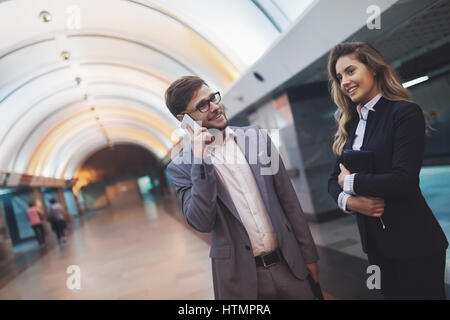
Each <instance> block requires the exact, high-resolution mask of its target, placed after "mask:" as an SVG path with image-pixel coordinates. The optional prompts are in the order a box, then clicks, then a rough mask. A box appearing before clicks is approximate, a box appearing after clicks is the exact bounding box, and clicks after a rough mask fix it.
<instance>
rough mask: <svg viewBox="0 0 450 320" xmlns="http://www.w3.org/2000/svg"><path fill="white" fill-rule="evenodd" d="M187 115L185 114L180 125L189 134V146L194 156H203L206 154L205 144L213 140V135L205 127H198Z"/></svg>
mask: <svg viewBox="0 0 450 320" xmlns="http://www.w3.org/2000/svg"><path fill="white" fill-rule="evenodd" d="M187 117H189V115H187V114H185V115H184V118H183V121H182V127H183V128H185V129H186V130H187V132H188V133H189V135H190V136H191V146H192V151H193V153H194V157H195V158H204V157H205V156H206V146H207V145H208V144H210V143H211V142H213V141H214V136H213V135H212V134H211V133H209V132H208V129H207V128H205V127H200V126H199V125H198V124H197V123H196V122H195V121H194V120H193V119H192V118H190V117H189V118H190V119H188V118H187Z"/></svg>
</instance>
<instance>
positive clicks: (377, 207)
mask: <svg viewBox="0 0 450 320" xmlns="http://www.w3.org/2000/svg"><path fill="white" fill-rule="evenodd" d="M347 210H350V211H356V212H359V213H362V214H365V215H366V216H369V217H381V216H382V215H383V213H384V199H381V198H373V197H364V196H353V197H350V198H348V200H347Z"/></svg>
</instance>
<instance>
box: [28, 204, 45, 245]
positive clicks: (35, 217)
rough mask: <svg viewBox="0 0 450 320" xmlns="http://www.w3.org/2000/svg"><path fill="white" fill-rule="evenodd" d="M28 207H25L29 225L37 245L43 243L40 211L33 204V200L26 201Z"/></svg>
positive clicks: (43, 233)
mask: <svg viewBox="0 0 450 320" xmlns="http://www.w3.org/2000/svg"><path fill="white" fill-rule="evenodd" d="M28 206H29V208H28V209H27V215H28V217H29V218H30V222H31V227H32V228H33V230H34V233H35V234H36V239H37V241H38V243H39V245H41V246H43V245H45V231H44V226H43V225H42V220H41V212H40V211H39V209H38V208H37V207H36V206H35V205H34V204H33V202H30V203H28Z"/></svg>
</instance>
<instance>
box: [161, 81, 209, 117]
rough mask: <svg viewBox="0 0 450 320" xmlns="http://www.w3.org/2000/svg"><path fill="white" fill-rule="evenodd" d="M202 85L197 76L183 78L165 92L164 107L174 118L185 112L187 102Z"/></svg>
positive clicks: (203, 82) (204, 83)
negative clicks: (165, 106)
mask: <svg viewBox="0 0 450 320" xmlns="http://www.w3.org/2000/svg"><path fill="white" fill-rule="evenodd" d="M202 85H205V86H208V85H207V84H206V82H205V81H204V80H203V79H201V78H199V77H197V76H185V77H182V78H180V79H178V80H176V81H174V82H172V84H171V85H170V86H169V88H167V90H166V94H165V97H166V105H167V108H169V111H170V112H171V113H172V114H173V115H174V116H175V117H176V116H177V114H180V113H182V112H183V111H185V110H186V108H187V105H188V104H189V101H191V99H192V98H193V97H194V94H195V93H196V92H197V91H198V90H199V89H200V88H201V86H202Z"/></svg>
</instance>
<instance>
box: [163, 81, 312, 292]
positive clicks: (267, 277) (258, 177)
mask: <svg viewBox="0 0 450 320" xmlns="http://www.w3.org/2000/svg"><path fill="white" fill-rule="evenodd" d="M165 98H166V105H167V107H168V108H169V110H170V112H171V113H172V114H173V115H174V116H175V117H177V119H178V120H179V121H183V118H184V117H185V116H186V115H188V116H190V117H191V118H192V120H194V121H195V122H196V123H198V124H199V126H198V127H197V126H194V128H192V122H191V124H190V125H189V122H188V125H187V126H186V128H187V130H188V132H189V136H190V139H189V142H190V143H189V144H187V145H186V146H185V147H184V150H183V152H182V153H180V155H178V156H177V158H174V159H172V162H171V163H170V164H169V165H168V167H167V170H168V174H169V176H170V177H171V179H172V181H173V183H174V185H175V187H176V191H177V194H178V197H179V199H180V201H181V205H182V210H183V214H184V216H185V218H186V220H187V222H188V224H189V225H190V226H192V228H194V229H195V230H197V231H199V232H211V233H212V246H211V250H210V257H211V259H212V273H213V283H214V294H215V298H216V299H227V300H234V299H251V300H255V299H314V298H315V297H314V294H313V291H312V290H313V289H312V286H311V284H313V283H314V282H316V283H317V282H318V266H317V261H318V260H319V258H318V254H317V250H316V247H315V245H314V241H313V238H312V236H311V232H310V230H309V226H308V224H307V223H306V220H305V217H304V214H303V211H302V208H301V206H300V203H299V201H298V198H297V195H296V193H295V191H294V188H293V186H292V184H291V181H290V178H289V176H288V174H287V172H286V169H285V167H284V165H283V162H282V161H281V158H280V157H279V155H278V152H277V150H276V148H275V147H274V145H273V143H272V142H271V139H270V137H269V136H268V135H267V134H263V130H261V129H260V128H259V127H257V126H250V127H243V128H239V127H229V126H228V120H227V117H226V115H225V113H224V108H223V105H222V104H221V103H220V101H221V96H220V93H219V92H212V91H211V90H210V88H209V87H208V85H207V84H206V83H205V81H203V80H202V79H200V78H198V77H195V76H186V77H182V78H180V79H178V80H176V81H175V82H173V83H172V84H171V85H170V87H169V88H168V89H167V91H166V95H165ZM186 152H187V153H188V155H190V156H189V157H185V156H184V157H183V155H182V154H186ZM181 157H183V159H181ZM266 159H270V161H266ZM187 160H188V161H187ZM275 163H276V165H275Z"/></svg>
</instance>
